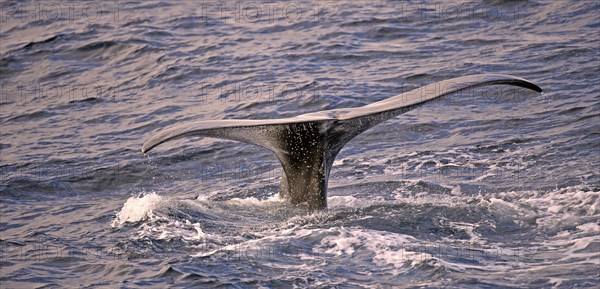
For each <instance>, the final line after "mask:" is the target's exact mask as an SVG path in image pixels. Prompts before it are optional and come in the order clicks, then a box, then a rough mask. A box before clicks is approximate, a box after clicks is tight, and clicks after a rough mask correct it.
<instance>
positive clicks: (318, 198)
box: [142, 74, 542, 210]
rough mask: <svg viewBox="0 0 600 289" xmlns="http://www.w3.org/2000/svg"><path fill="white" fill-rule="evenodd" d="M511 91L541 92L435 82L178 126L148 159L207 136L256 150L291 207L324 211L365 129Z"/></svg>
mask: <svg viewBox="0 0 600 289" xmlns="http://www.w3.org/2000/svg"><path fill="white" fill-rule="evenodd" d="M495 84H504V85H514V86H520V87H524V88H528V89H531V90H535V91H537V92H542V89H541V88H540V87H539V86H537V85H535V84H534V83H532V82H530V81H528V80H525V79H523V78H520V77H516V76H511V75H504V74H479V75H471V76H463V77H458V78H453V79H449V80H445V81H440V82H436V83H433V84H429V85H427V86H424V87H421V88H417V89H415V90H412V91H409V92H406V93H403V94H399V95H396V96H393V97H390V98H387V99H384V100H381V101H378V102H374V103H371V104H369V105H365V106H362V107H357V108H340V109H332V110H324V111H319V112H313V113H307V114H303V115H298V116H295V117H290V118H281V119H264V120H241V119H230V120H206V121H198V122H192V123H186V124H181V125H176V126H174V127H172V128H169V129H166V130H164V131H162V132H160V133H158V134H157V135H155V136H153V137H151V138H150V139H149V140H148V141H146V142H145V143H144V145H143V146H142V152H144V153H146V152H148V151H150V150H151V149H152V148H154V147H156V146H157V145H159V144H162V143H164V142H166V141H169V140H173V139H177V138H181V137H185V136H205V137H213V138H222V139H228V140H234V141H240V142H245V143H250V144H255V145H259V146H262V147H265V148H267V149H269V150H271V151H272V152H273V153H275V156H277V159H279V162H281V165H282V167H283V174H282V178H281V183H280V185H279V189H280V190H279V193H280V194H281V195H282V196H283V197H284V198H285V199H287V200H289V201H290V202H291V203H292V204H300V203H307V205H308V208H309V209H311V210H314V209H325V208H327V181H328V179H329V172H330V171H331V166H332V164H333V160H334V159H335V157H336V155H337V154H338V153H339V151H340V150H341V149H342V147H343V146H344V145H345V144H346V143H347V142H348V141H349V140H351V139H352V138H354V137H355V136H357V135H358V134H360V133H362V132H364V131H366V130H367V129H369V128H371V127H373V126H375V125H377V124H379V123H381V122H383V121H385V120H387V119H390V118H392V117H395V116H397V115H400V114H402V113H405V112H408V111H410V110H412V109H415V108H417V107H418V106H420V105H423V104H425V103H427V102H428V101H431V100H433V99H436V98H438V97H440V96H443V95H446V94H450V93H453V92H458V91H461V90H465V89H468V88H474V87H478V86H484V85H495Z"/></svg>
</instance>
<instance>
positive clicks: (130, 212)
mask: <svg viewBox="0 0 600 289" xmlns="http://www.w3.org/2000/svg"><path fill="white" fill-rule="evenodd" d="M163 202H164V199H163V197H161V196H159V195H158V194H156V193H155V192H152V193H149V194H145V195H142V196H137V197H130V198H129V199H127V201H126V202H125V204H124V205H123V208H121V211H119V212H118V213H117V218H116V219H115V220H114V222H113V226H121V225H123V224H125V223H135V222H139V221H143V220H145V219H147V218H148V217H149V216H150V215H151V214H152V212H153V211H154V210H156V208H157V207H158V206H160V205H161V204H162V203H163Z"/></svg>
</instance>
